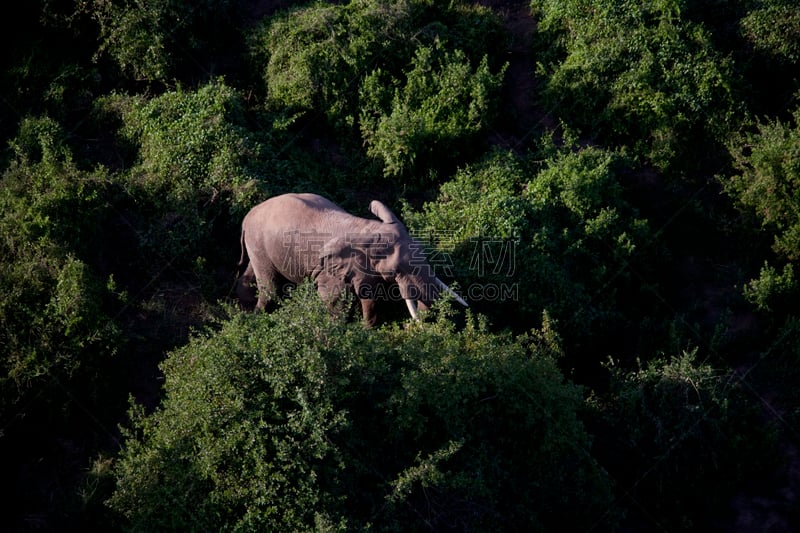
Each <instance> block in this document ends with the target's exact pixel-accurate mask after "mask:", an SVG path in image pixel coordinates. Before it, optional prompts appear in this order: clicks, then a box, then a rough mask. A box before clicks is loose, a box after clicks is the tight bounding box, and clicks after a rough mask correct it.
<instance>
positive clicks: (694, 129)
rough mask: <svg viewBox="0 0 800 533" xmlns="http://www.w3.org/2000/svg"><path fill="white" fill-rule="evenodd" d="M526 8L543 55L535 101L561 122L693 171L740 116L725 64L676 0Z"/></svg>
mask: <svg viewBox="0 0 800 533" xmlns="http://www.w3.org/2000/svg"><path fill="white" fill-rule="evenodd" d="M532 6H533V8H534V10H535V12H536V13H537V15H538V16H539V17H540V23H539V31H540V32H541V38H542V42H543V43H544V46H547V47H548V48H549V49H550V52H549V53H550V54H551V56H552V57H551V58H550V59H549V60H548V61H547V63H546V64H541V65H540V71H541V73H542V75H544V76H546V78H547V82H546V83H547V86H546V88H545V97H546V100H547V102H548V103H549V105H550V106H551V107H553V108H554V109H557V110H559V116H560V117H561V118H562V119H563V120H565V121H566V122H567V123H568V124H570V125H571V126H573V127H575V128H577V129H579V130H581V132H582V134H583V135H585V136H587V137H590V138H598V139H601V140H602V141H604V142H608V143H612V144H614V145H624V146H628V147H630V148H633V149H634V151H635V153H636V154H638V155H640V156H642V157H644V158H646V159H647V160H648V161H651V162H652V163H653V164H654V165H655V166H657V167H658V168H660V169H663V170H668V169H686V168H687V167H688V168H692V167H693V166H694V168H697V166H698V165H699V164H701V163H702V162H703V160H705V159H707V158H709V156H710V155H713V154H714V153H715V152H714V150H715V149H716V150H718V148H715V146H716V145H715V143H717V144H719V143H720V141H721V140H722V139H723V138H724V136H725V135H726V134H727V132H728V131H729V129H730V127H731V121H732V120H734V116H735V115H736V114H737V113H740V112H741V109H740V108H739V104H737V102H736V99H735V97H734V94H733V85H734V83H735V78H734V74H733V69H732V64H731V61H730V60H729V59H728V58H725V57H723V56H722V55H721V54H719V53H718V52H717V51H716V50H715V49H714V46H713V42H712V40H711V36H710V34H709V32H708V31H707V30H706V29H705V28H704V27H703V26H702V25H700V24H697V23H695V22H692V21H690V20H686V19H684V18H683V17H682V16H681V12H682V9H681V7H682V6H681V2H679V1H667V2H656V3H652V2H651V3H641V2H634V1H630V0H604V1H602V2H596V3H591V4H589V3H585V2H581V1H577V0H576V1H569V2H552V1H548V0H534V1H533V2H532ZM554 41H555V42H557V43H558V44H559V46H557V47H556V48H557V49H558V50H559V52H557V53H553V52H552V49H553V44H552V43H553V42H554Z"/></svg>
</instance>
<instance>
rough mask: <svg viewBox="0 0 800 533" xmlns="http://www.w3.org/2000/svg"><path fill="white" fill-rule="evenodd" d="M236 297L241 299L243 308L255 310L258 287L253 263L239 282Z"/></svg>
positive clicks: (249, 264)
mask: <svg viewBox="0 0 800 533" xmlns="http://www.w3.org/2000/svg"><path fill="white" fill-rule="evenodd" d="M236 295H237V296H238V297H239V303H240V304H241V305H242V307H244V308H247V309H252V308H253V305H254V304H255V302H256V297H257V285H256V275H255V272H254V271H253V264H252V263H248V264H247V269H246V270H245V271H244V274H242V276H241V277H240V278H239V280H238V281H237V283H236Z"/></svg>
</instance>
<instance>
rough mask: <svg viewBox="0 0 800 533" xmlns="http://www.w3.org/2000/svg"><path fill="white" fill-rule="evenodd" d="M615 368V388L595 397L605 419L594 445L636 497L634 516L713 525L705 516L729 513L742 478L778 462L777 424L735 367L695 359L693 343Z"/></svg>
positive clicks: (667, 524) (677, 524)
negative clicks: (635, 365)
mask: <svg viewBox="0 0 800 533" xmlns="http://www.w3.org/2000/svg"><path fill="white" fill-rule="evenodd" d="M609 368H610V370H611V376H612V379H611V385H610V389H609V391H608V393H607V394H606V395H604V396H603V397H601V398H595V399H594V400H593V402H594V404H595V407H596V408H597V409H598V413H597V414H598V415H599V416H598V419H600V420H603V423H604V424H606V428H605V430H604V431H603V432H602V434H603V436H602V437H601V438H600V442H599V443H598V448H599V449H600V450H601V451H600V453H599V454H598V455H601V456H604V459H602V461H603V463H604V466H606V467H607V468H608V470H609V472H610V474H611V475H612V476H613V477H614V478H615V479H616V481H617V483H618V484H619V489H620V490H621V492H622V494H623V496H622V498H623V500H628V499H630V501H632V502H637V504H636V505H634V506H631V510H632V512H633V514H635V515H636V520H642V521H645V522H647V523H655V524H658V525H659V526H660V527H661V528H665V529H674V528H679V529H686V528H692V529H694V528H701V529H702V528H706V527H711V526H715V524H711V523H708V522H707V520H709V518H711V519H713V517H717V516H722V515H724V514H726V512H727V511H728V505H729V502H730V498H732V497H733V496H734V495H735V494H736V491H737V490H738V488H739V487H741V482H742V480H744V479H750V480H752V479H755V478H757V477H758V476H759V475H762V474H763V473H764V472H770V471H771V469H772V468H774V467H776V466H777V463H776V462H775V456H774V445H775V441H774V435H775V433H774V428H773V427H771V426H770V425H769V424H767V423H765V422H764V421H763V419H762V417H761V414H760V411H759V409H758V404H756V403H754V402H753V401H751V400H750V396H749V395H748V394H747V393H746V392H745V390H743V388H742V386H741V385H740V382H739V378H737V376H735V375H732V374H730V373H728V372H725V371H718V370H715V369H713V368H712V367H711V366H710V365H708V364H707V363H703V362H701V361H698V360H697V355H696V350H693V351H689V352H684V353H683V354H682V355H680V356H677V357H672V358H670V359H669V360H663V359H655V360H653V361H651V362H649V363H647V364H642V365H641V367H640V368H639V369H638V370H635V371H633V372H626V371H624V370H622V369H621V368H618V367H616V366H614V364H613V361H612V364H611V365H610V366H609ZM710 487H714V488H713V490H711V489H710ZM626 503H628V502H626ZM716 525H718V524H716Z"/></svg>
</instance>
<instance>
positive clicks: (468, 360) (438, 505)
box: [110, 285, 616, 531]
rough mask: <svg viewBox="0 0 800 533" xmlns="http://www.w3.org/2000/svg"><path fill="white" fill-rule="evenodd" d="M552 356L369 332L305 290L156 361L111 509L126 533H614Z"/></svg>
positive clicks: (418, 333) (444, 337)
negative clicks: (447, 531)
mask: <svg viewBox="0 0 800 533" xmlns="http://www.w3.org/2000/svg"><path fill="white" fill-rule="evenodd" d="M558 351H559V347H558V341H557V337H556V336H555V334H554V332H552V330H550V329H549V326H547V325H546V326H545V328H544V329H543V330H541V331H537V332H534V333H533V334H531V335H530V336H527V337H523V338H519V339H512V338H510V337H505V336H498V335H494V334H491V333H488V332H487V331H486V330H485V326H483V325H482V324H481V323H480V321H477V320H474V319H470V320H469V322H468V324H467V327H466V328H465V329H464V330H461V331H456V330H455V329H454V327H453V326H452V324H451V323H450V322H449V321H448V319H447V318H446V316H444V315H439V316H438V318H437V319H436V320H435V321H434V322H432V323H424V324H413V325H411V326H409V327H407V328H400V327H395V328H390V329H384V330H365V329H364V328H363V327H362V326H361V325H360V324H349V325H348V324H344V323H342V322H340V321H338V320H337V319H335V318H333V317H331V315H330V314H329V313H328V312H327V310H326V309H325V307H324V306H323V305H322V304H321V302H320V301H319V299H318V297H317V296H316V292H315V291H314V289H313V287H312V286H310V285H304V286H301V287H300V288H299V289H298V290H297V291H296V293H295V295H294V296H293V298H292V299H291V300H290V301H289V302H288V303H285V304H284V306H283V307H282V308H280V309H279V310H278V311H276V312H275V313H273V314H255V315H251V314H234V315H233V316H232V317H231V318H230V319H228V320H226V321H224V322H223V323H221V324H219V328H218V330H215V331H208V332H206V333H204V334H202V335H197V336H195V338H194V339H193V340H192V341H191V342H190V344H189V345H187V346H186V347H184V348H181V349H179V350H177V351H175V352H173V353H172V354H171V355H170V356H169V358H168V359H167V360H166V361H165V362H164V364H163V365H162V368H163V370H164V374H165V378H166V384H165V397H164V400H163V402H162V405H161V406H160V407H159V408H158V409H157V410H156V411H155V412H154V413H153V414H152V415H149V416H146V415H144V414H143V413H142V412H141V411H140V410H139V409H134V413H133V414H134V418H133V426H132V428H131V429H130V430H129V432H128V433H127V437H126V444H125V450H124V451H123V453H122V456H121V458H120V460H119V463H118V464H117V466H116V475H117V489H116V492H115V494H114V496H113V498H112V500H111V502H110V503H111V505H112V507H113V508H115V509H117V510H118V511H120V512H122V513H123V514H124V515H125V516H127V517H128V519H129V520H130V521H131V522H130V523H131V524H132V525H133V526H134V527H136V528H137V529H163V528H179V529H190V530H194V529H206V530H207V529H215V530H217V529H230V528H233V529H247V530H264V529H270V530H308V529H315V528H316V529H325V530H344V529H348V530H350V529H364V528H372V529H376V530H381V531H383V530H396V529H404V530H417V529H423V528H431V527H432V528H434V529H442V528H445V527H454V526H456V527H458V528H459V529H485V528H498V527H500V528H501V529H509V530H513V529H525V530H531V529H542V528H544V529H547V528H549V527H555V526H565V525H568V526H572V527H578V528H581V527H585V526H588V525H592V524H595V523H598V521H600V522H601V523H602V522H603V521H606V522H608V523H613V522H614V520H615V519H616V517H615V516H614V515H613V513H612V514H609V515H606V514H605V512H606V507H605V506H606V504H607V502H608V497H609V487H608V481H607V480H606V479H605V477H604V476H603V474H602V472H601V471H600V470H598V469H597V468H596V466H595V465H594V463H593V461H592V459H591V457H590V455H589V446H590V439H589V437H588V435H587V434H586V433H585V431H584V429H583V427H582V425H581V423H580V422H579V421H578V419H577V413H578V411H579V410H580V408H581V404H582V399H581V392H580V389H579V388H578V387H576V386H574V385H571V384H569V383H566V382H565V381H564V378H563V377H562V375H561V374H560V372H559V371H558V370H557V368H556V366H555V359H554V357H557V354H558Z"/></svg>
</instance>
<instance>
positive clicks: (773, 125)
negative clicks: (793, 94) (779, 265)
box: [723, 109, 800, 260]
mask: <svg viewBox="0 0 800 533" xmlns="http://www.w3.org/2000/svg"><path fill="white" fill-rule="evenodd" d="M793 118H794V120H793V121H792V122H793V124H792V123H784V122H781V121H779V120H776V121H772V122H764V123H760V124H758V126H757V131H755V132H753V133H745V134H743V135H738V136H736V138H735V139H734V140H733V141H732V142H731V143H730V149H731V155H732V156H733V159H734V164H735V168H736V170H737V171H738V172H737V173H736V174H734V175H732V176H730V178H723V185H724V186H725V189H726V190H727V192H728V193H729V194H730V195H731V196H733V198H734V199H735V200H736V201H737V202H738V203H739V204H740V205H741V206H742V207H744V208H746V209H748V210H750V211H752V212H754V213H755V215H756V216H757V217H758V219H759V220H760V221H761V223H762V224H763V225H764V227H765V228H767V229H768V230H769V231H770V232H772V233H774V234H775V244H774V249H775V251H776V252H778V253H779V254H781V255H783V256H785V257H787V258H788V259H791V260H796V259H798V258H800V217H798V213H800V197H798V190H800V109H796V110H795V111H794V117H793Z"/></svg>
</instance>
